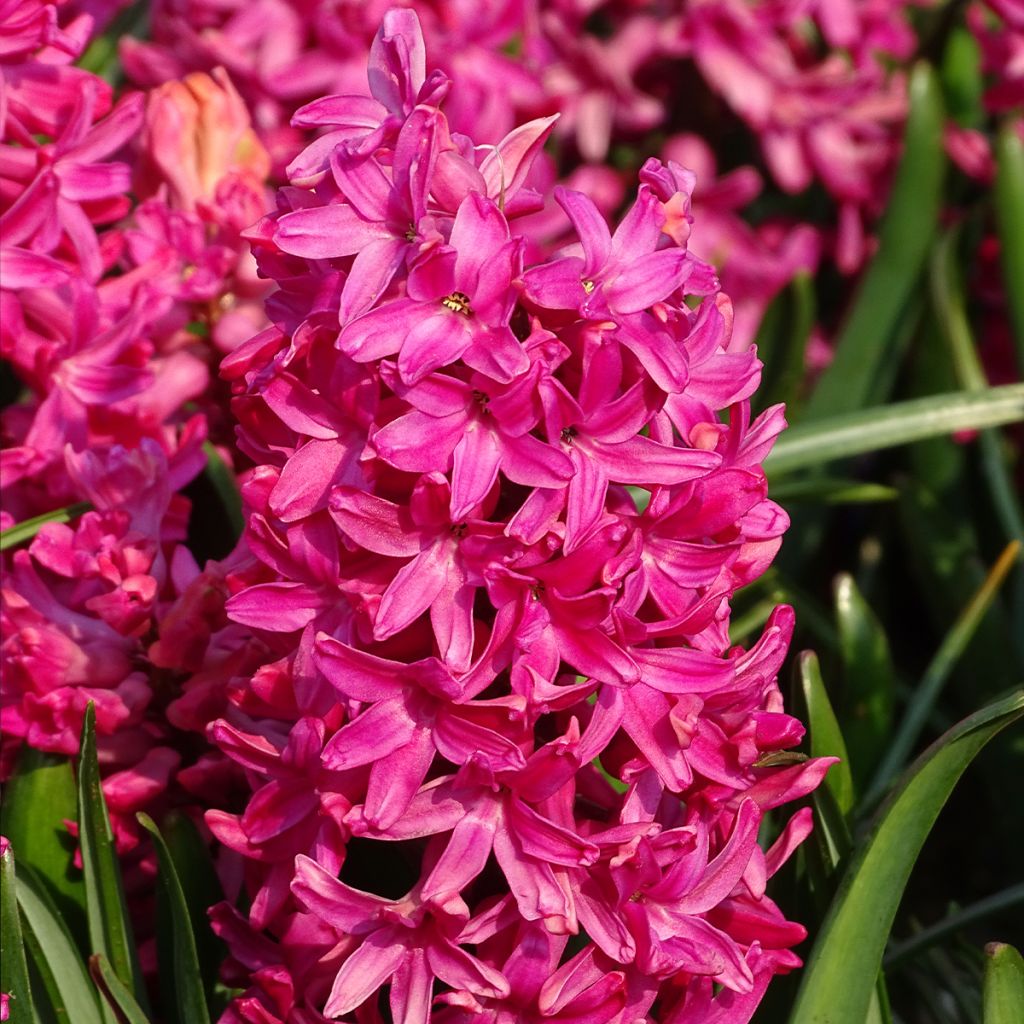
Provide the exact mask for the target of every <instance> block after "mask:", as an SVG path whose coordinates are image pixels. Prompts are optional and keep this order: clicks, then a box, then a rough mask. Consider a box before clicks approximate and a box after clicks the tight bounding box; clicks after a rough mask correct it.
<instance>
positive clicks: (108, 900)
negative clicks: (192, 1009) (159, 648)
mask: <svg viewBox="0 0 1024 1024" xmlns="http://www.w3.org/2000/svg"><path fill="white" fill-rule="evenodd" d="M78 840H79V845H80V847H81V851H82V868H83V872H84V875H85V896H86V909H87V912H88V915H87V916H88V921H89V943H90V947H91V949H92V951H93V952H94V953H102V954H103V956H105V957H106V958H107V960H108V961H109V962H110V965H111V969H112V970H113V971H114V973H115V974H116V975H117V976H118V977H119V978H120V979H121V981H122V983H123V984H124V985H125V986H127V987H129V988H130V989H132V990H133V991H134V992H135V993H136V995H137V997H138V999H139V1001H140V1002H142V1003H145V986H144V982H143V980H142V971H141V970H140V969H139V963H138V957H137V956H136V951H135V941H134V939H133V938H132V934H131V925H130V923H129V921H128V909H127V906H126V904H125V898H124V887H123V885H122V883H121V869H120V867H119V865H118V862H117V853H116V851H115V849H114V834H113V831H112V829H111V827H110V817H109V816H108V814H107V804H106V801H105V800H104V798H103V788H102V786H101V785H100V772H99V765H98V763H97V761H96V711H95V708H94V707H93V704H92V702H90V703H89V705H88V706H87V708H86V712H85V718H84V720H83V723H82V748H81V754H80V756H79V762H78Z"/></svg>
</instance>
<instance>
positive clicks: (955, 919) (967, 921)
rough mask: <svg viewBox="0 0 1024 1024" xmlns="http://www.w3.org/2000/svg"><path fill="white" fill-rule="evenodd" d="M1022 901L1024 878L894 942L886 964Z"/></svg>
mask: <svg viewBox="0 0 1024 1024" xmlns="http://www.w3.org/2000/svg"><path fill="white" fill-rule="evenodd" d="M1021 903H1024V882H1021V883H1020V884H1019V885H1011V886H1009V887H1008V888H1006V889H1003V890H1001V891H1000V892H997V893H993V894H992V895H991V896H986V897H985V898H984V899H983V900H978V901H977V902H975V903H972V904H971V905H970V906H967V907H964V908H962V909H961V910H957V911H956V912H954V913H952V914H947V915H946V916H945V917H944V918H943V919H942V920H941V921H937V922H936V923H935V924H933V925H931V926H930V927H928V928H922V929H921V930H920V931H919V932H917V933H916V934H914V935H911V936H910V938H909V939H904V940H903V941H902V942H895V943H893V944H892V945H891V946H890V947H889V951H888V952H887V953H886V954H885V960H884V965H885V967H886V968H892V967H896V966H897V965H899V964H901V963H903V962H905V961H907V960H909V959H910V958H911V957H913V956H914V955H915V954H916V953H918V952H920V951H921V950H922V949H927V948H928V947H929V946H930V945H932V944H933V943H936V942H939V941H940V940H942V939H944V938H946V937H947V936H948V935H953V934H954V933H956V932H959V931H962V930H963V929H964V928H966V927H968V925H972V924H974V923H975V922H976V921H983V920H984V919H985V918H986V917H989V916H990V915H992V914H997V913H999V912H1001V911H1004V910H1009V909H1011V908H1013V907H1016V906H1018V905H1019V904H1021Z"/></svg>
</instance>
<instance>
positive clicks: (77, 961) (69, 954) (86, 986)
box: [18, 866, 103, 1024]
mask: <svg viewBox="0 0 1024 1024" xmlns="http://www.w3.org/2000/svg"><path fill="white" fill-rule="evenodd" d="M18 904H19V905H20V907H21V913H22V917H23V919H24V922H25V943H26V945H27V946H28V948H29V951H30V952H31V955H32V961H33V966H34V968H35V971H36V976H37V978H38V979H39V980H40V981H41V983H42V984H41V988H42V991H39V992H37V993H36V996H37V998H36V1002H37V1003H38V1004H39V1005H40V1006H42V1005H44V1003H48V1004H49V1009H50V1010H51V1011H52V1013H53V1017H54V1019H55V1020H58V1021H66V1022H67V1024H103V1018H102V1016H101V1014H100V1005H99V1002H98V1001H97V998H96V990H95V988H94V987H93V984H92V982H91V981H90V980H89V975H88V974H87V973H86V971H85V961H84V960H83V958H82V954H81V951H80V950H79V949H78V947H77V946H76V945H75V941H74V939H73V938H72V937H71V933H70V932H69V931H68V929H67V926H66V925H65V924H64V921H63V920H62V918H61V913H60V911H59V910H58V909H57V906H56V905H55V904H54V903H53V902H52V900H51V899H50V897H49V895H48V894H47V892H46V889H45V887H44V886H43V884H42V882H41V880H40V879H39V878H38V877H37V876H35V875H34V873H33V872H31V871H29V870H26V869H25V868H24V866H22V867H21V869H20V871H19V873H18Z"/></svg>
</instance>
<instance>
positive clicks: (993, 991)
mask: <svg viewBox="0 0 1024 1024" xmlns="http://www.w3.org/2000/svg"><path fill="white" fill-rule="evenodd" d="M985 957H986V964H985V985H984V989H983V990H982V1006H983V1009H984V1013H985V1024H1020V1022H1021V1021H1022V1020H1024V959H1022V958H1021V955H1020V953H1018V952H1017V950H1015V949H1014V948H1013V946H1008V945H1007V944H1006V943H1005V942H990V943H989V944H988V945H987V946H986V947H985Z"/></svg>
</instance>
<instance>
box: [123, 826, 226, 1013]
mask: <svg viewBox="0 0 1024 1024" xmlns="http://www.w3.org/2000/svg"><path fill="white" fill-rule="evenodd" d="M137 817H138V819H139V824H140V825H142V827H143V828H144V829H145V830H146V831H147V832H148V833H149V834H150V835H151V836H152V837H153V845H154V846H155V847H156V855H157V860H158V862H159V866H160V871H159V875H158V879H157V932H158V934H157V941H158V949H159V952H160V993H161V996H162V1001H163V1004H164V1006H163V1010H164V1013H165V1014H166V1015H167V1017H168V1019H169V1020H171V1021H177V1024H209V1021H210V1015H209V1012H208V1010H207V1008H206V996H205V994H204V992H203V980H202V974H201V973H200V971H199V958H198V956H197V955H196V940H195V936H194V935H193V934H192V921H191V919H190V918H189V912H188V906H187V905H186V903H185V894H184V893H183V892H182V888H181V882H180V881H179V879H178V871H177V869H176V868H175V866H174V859H173V857H171V851H170V850H169V849H168V848H167V844H166V843H165V842H164V837H163V836H162V835H161V834H160V830H159V829H158V828H157V827H156V824H155V823H154V822H153V819H152V818H150V817H149V815H147V814H139V815H137Z"/></svg>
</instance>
